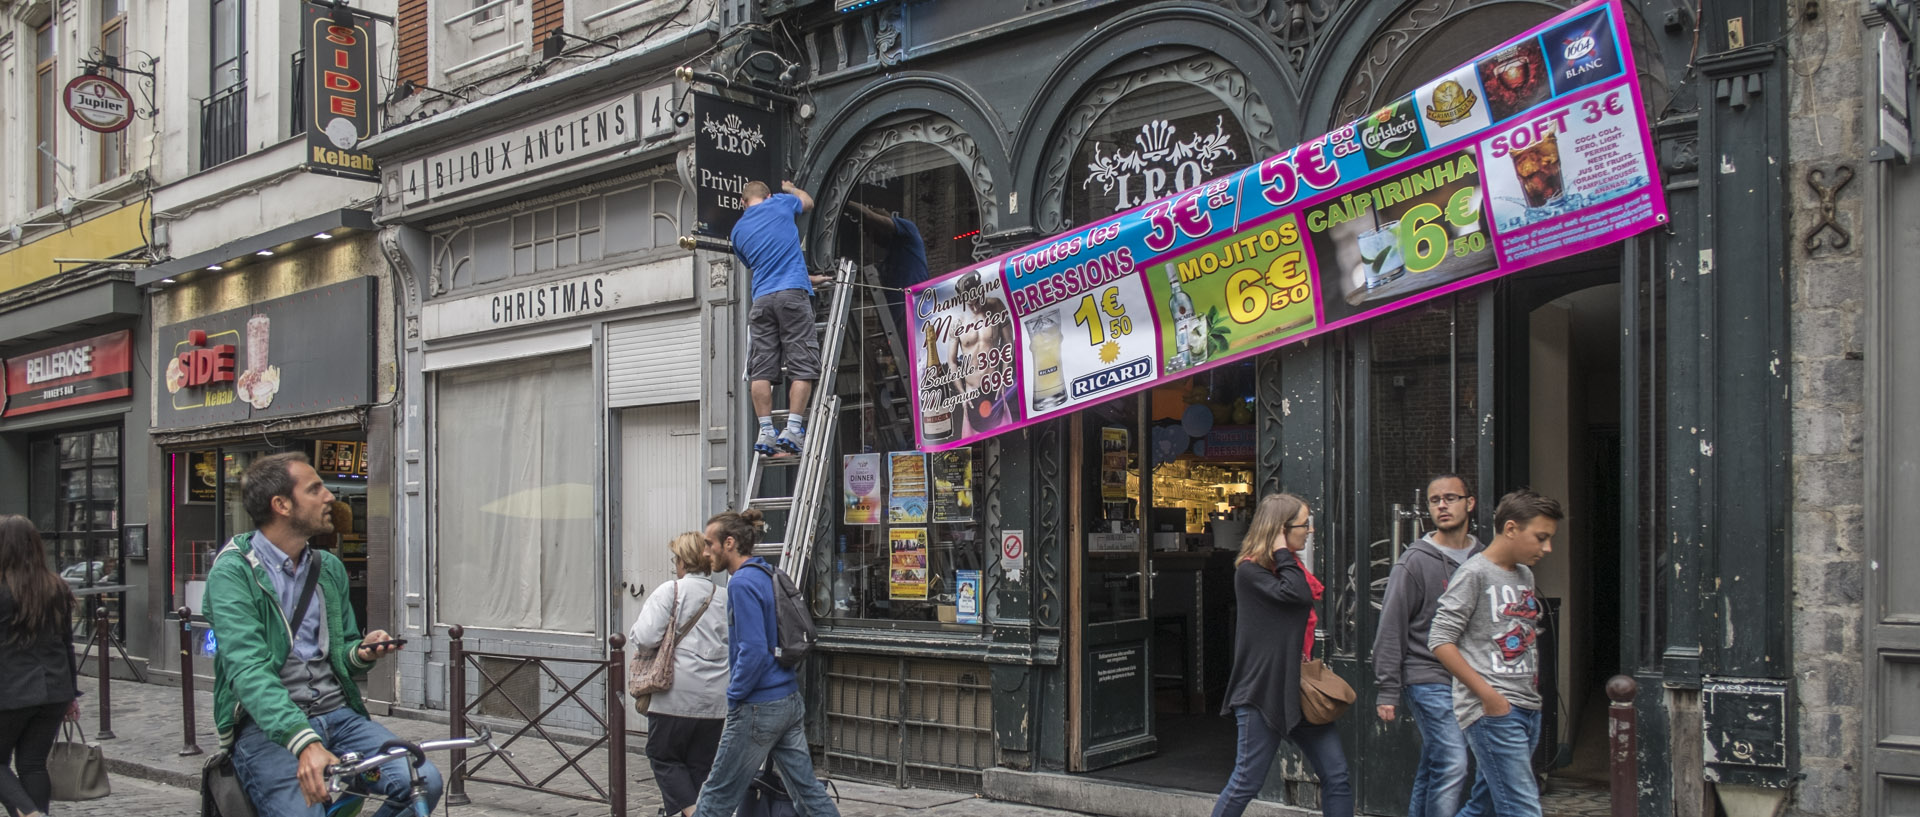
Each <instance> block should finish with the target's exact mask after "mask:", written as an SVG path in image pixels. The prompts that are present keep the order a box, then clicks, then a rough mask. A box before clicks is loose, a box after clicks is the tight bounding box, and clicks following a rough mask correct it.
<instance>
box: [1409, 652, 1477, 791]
mask: <svg viewBox="0 0 1920 817" xmlns="http://www.w3.org/2000/svg"><path fill="white" fill-rule="evenodd" d="M1401 701H1402V702H1403V703H1405V704H1406V710H1407V714H1409V715H1412V716H1413V725H1415V726H1417V727H1420V771H1419V773H1417V774H1415V775H1414V776H1413V802H1412V803H1410V804H1408V806H1407V817H1454V814H1455V813H1456V812H1458V811H1460V800H1461V798H1462V797H1464V796H1465V795H1466V793H1467V736H1466V733H1464V732H1461V731H1460V721H1459V720H1457V719H1455V718H1454V717H1453V685H1452V684H1410V685H1408V686H1407V688H1406V690H1405V693H1404V694H1403V695H1402V696H1401Z"/></svg>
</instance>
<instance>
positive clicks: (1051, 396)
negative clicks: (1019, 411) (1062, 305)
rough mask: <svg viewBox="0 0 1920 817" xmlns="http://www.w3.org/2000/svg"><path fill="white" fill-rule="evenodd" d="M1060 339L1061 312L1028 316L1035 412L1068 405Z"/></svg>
mask: <svg viewBox="0 0 1920 817" xmlns="http://www.w3.org/2000/svg"><path fill="white" fill-rule="evenodd" d="M1060 340H1061V333H1060V311H1059V310H1058V309H1049V310H1046V311H1044V312H1036V313H1034V314H1032V315H1029V316H1027V353H1028V354H1030V355H1032V356H1033V410H1034V411H1036V412H1040V411H1046V410H1048V409H1051V408H1055V407H1057V406H1059V405H1061V404H1063V403H1065V402H1067V378H1066V375H1065V373H1063V372H1061V371H1060Z"/></svg>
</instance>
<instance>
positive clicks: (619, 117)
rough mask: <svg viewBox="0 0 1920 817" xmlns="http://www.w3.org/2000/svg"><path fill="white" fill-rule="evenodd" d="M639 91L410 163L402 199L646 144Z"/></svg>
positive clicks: (412, 200)
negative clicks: (637, 98)
mask: <svg viewBox="0 0 1920 817" xmlns="http://www.w3.org/2000/svg"><path fill="white" fill-rule="evenodd" d="M637 110H638V105H637V104H636V103H635V101H634V95H633V94H621V95H620V96H616V97H613V98H612V99H607V100H603V101H600V102H596V103H594V104H592V105H588V106H586V107H583V108H576V109H574V110H571V111H568V112H566V113H564V114H561V115H559V116H554V117H549V118H547V119H543V120H540V121H539V122H535V123H533V124H530V125H527V126H525V127H522V128H519V129H516V130H511V131H507V132H506V133H500V134H495V135H493V136H488V137H485V138H482V139H475V140H473V141H471V142H467V143H464V144H462V145H460V146H458V147H455V148H451V149H449V150H443V151H440V152H439V153H435V154H432V155H430V156H428V157H426V158H424V159H420V160H417V161H413V162H408V163H407V164H406V166H404V167H402V168H401V169H400V174H399V177H398V178H397V179H394V178H389V179H388V185H389V190H388V192H389V194H391V193H392V192H394V191H393V190H392V189H391V186H392V185H394V184H396V183H397V184H398V186H399V191H398V192H399V194H400V202H401V203H402V204H418V203H420V202H423V201H427V200H429V199H439V198H445V197H447V196H451V195H454V194H456V193H461V192H465V191H467V190H473V189H476V188H480V187H486V186H488V185H492V184H497V183H499V182H504V181H507V180H510V179H516V178H522V177H525V176H530V175H532V174H535V173H540V172H542V171H545V170H550V169H552V168H555V167H559V166H561V165H565V164H569V163H572V162H575V161H578V160H580V159H584V158H586V157H588V156H593V155H596V154H601V153H607V152H609V151H613V150H616V149H619V148H624V147H627V146H630V145H637V144H639V143H640V127H639V122H638V120H637V119H636V117H635V113H636V111H637Z"/></svg>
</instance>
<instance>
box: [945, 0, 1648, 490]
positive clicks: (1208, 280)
mask: <svg viewBox="0 0 1920 817" xmlns="http://www.w3.org/2000/svg"><path fill="white" fill-rule="evenodd" d="M1627 42H1628V41H1627V37H1626V18H1625V13H1624V11H1623V9H1622V6H1621V4H1620V0H1591V1H1590V2H1587V3H1583V4H1581V5H1579V6H1577V7H1575V8H1573V9H1571V10H1569V11H1567V12H1566V13H1564V14H1561V15H1559V16H1557V17H1554V18H1553V19H1551V20H1548V21H1547V22H1545V23H1542V24H1540V25H1537V26H1534V27H1532V28H1531V29H1527V30H1525V31H1522V32H1519V33H1518V34H1517V36H1515V37H1513V38H1511V39H1509V40H1507V41H1505V42H1503V43H1501V44H1500V45H1498V46H1497V47H1495V48H1493V49H1490V50H1488V51H1487V52H1485V53H1483V54H1481V55H1479V56H1478V57H1476V58H1475V59H1473V60H1471V61H1469V62H1467V63H1466V64H1464V65H1461V66H1459V67H1457V68H1455V69H1454V70H1452V71H1449V72H1447V73H1445V74H1442V75H1440V76H1437V77H1433V78H1431V79H1430V80H1429V81H1428V82H1427V83H1426V84H1424V85H1422V86H1420V87H1419V88H1417V89H1416V90H1415V91H1413V92H1412V93H1410V94H1408V95H1406V96H1405V97H1402V98H1400V99H1397V100H1394V101H1392V102H1390V103H1388V104H1386V105H1383V106H1382V107H1381V108H1380V109H1379V110H1376V111H1374V112H1373V113H1371V114H1368V115H1366V116H1363V117H1361V118H1360V119H1358V120H1356V121H1354V122H1351V123H1349V124H1347V125H1344V126H1342V127H1340V128H1337V129H1335V130H1334V131H1332V132H1329V133H1326V134H1323V135H1321V136H1319V137H1316V138H1314V139H1312V140H1309V141H1307V142H1306V143H1304V144H1301V145H1298V146H1296V147H1294V148H1291V149H1289V150H1287V151H1285V152H1283V153H1281V154H1279V155H1275V156H1270V157H1266V158H1265V159H1263V160H1261V161H1258V162H1256V163H1255V164H1253V165H1252V166H1249V167H1246V168H1244V169H1242V170H1239V171H1236V172H1234V173H1231V174H1229V175H1227V176H1224V177H1221V178H1217V179H1212V180H1207V181H1199V182H1197V183H1194V184H1191V185H1190V186H1188V187H1187V188H1186V189H1184V190H1181V191H1179V192H1176V193H1174V194H1173V195H1171V196H1168V197H1165V198H1161V199H1159V200H1156V201H1149V202H1146V203H1145V204H1143V205H1141V206H1140V207H1138V208H1136V209H1132V210H1129V211H1127V212H1123V213H1120V214H1118V215H1115V216H1111V217H1108V218H1104V219H1101V220H1098V221H1095V222H1093V223H1091V224H1088V225H1086V226H1083V227H1079V228H1076V229H1074V230H1072V231H1069V232H1067V233H1063V234H1060V235H1057V236H1053V237H1051V238H1049V239H1047V240H1046V241H1043V242H1040V243H1038V244H1034V245H1030V246H1028V247H1024V248H1021V249H1019V250H1015V251H1014V252H1012V253H1009V254H1007V255H1005V256H1002V257H1000V258H998V259H994V260H992V261H989V262H987V263H985V264H983V265H981V266H978V267H975V268H973V269H969V270H966V271H963V272H960V273H956V274H953V275H949V276H945V277H943V278H940V279H936V280H933V281H929V282H926V283H924V284H920V285H916V286H914V287H911V288H910V289H909V292H908V299H909V303H910V304H911V308H912V314H913V316H914V319H913V320H912V321H910V322H909V333H910V334H911V338H912V341H913V342H912V343H911V344H909V355H910V357H912V358H913V359H912V360H911V361H910V362H911V364H912V365H911V366H910V367H909V370H910V372H911V373H912V377H913V380H914V388H915V392H916V394H917V397H918V399H917V400H916V401H915V402H914V408H915V411H916V420H918V423H917V425H916V428H918V430H919V433H920V435H921V436H920V442H921V448H922V449H924V450H928V451H940V450H944V449H948V448H953V447H956V446H961V445H966V444H968V443H972V442H976V441H978V440H981V439H984V438H986V437H988V436H991V435H994V434H998V433H1002V432H1005V431H1008V430H1011V429H1015V428H1019V427H1022V426H1025V425H1028V424H1031V423H1034V422H1037V421H1039V420H1041V419H1044V418H1046V417H1049V416H1053V415H1057V414H1059V413H1062V412H1067V411H1072V410H1074V409H1076V408H1079V407H1082V406H1085V405H1088V404H1091V403H1097V402H1104V401H1107V400H1111V399H1113V398H1114V397H1118V396H1120V395H1124V394H1129V393H1132V392H1136V391H1140V390H1142V389H1146V388H1150V387H1152V386H1153V385H1154V384H1155V383H1157V382H1160V381H1162V380H1165V379H1169V378H1178V377H1185V376H1187V375H1189V374H1192V373H1195V372H1198V371H1203V370H1206V369H1210V368H1213V367H1216V366H1220V365H1224V364H1226V363H1229V362H1232V361H1236V360H1240V359H1242V358H1245V357H1247V356H1250V355H1254V354H1259V353H1261V352H1264V351H1267V350H1270V349H1273V348H1275V347H1276V346H1279V345H1282V344H1287V343H1296V342H1299V341H1301V340H1304V339H1306V338H1309V337H1313V336H1315V335H1319V334H1323V333H1326V332H1330V331H1333V330H1336V329H1339V328H1341V327H1344V326H1349V325H1352V324H1355V323H1359V322H1363V321H1368V320H1373V319H1376V318H1378V317H1380V316H1383V315H1386V314H1388V313H1391V312H1395V311H1398V310H1402V309H1405V308H1407V307H1409V306H1412V305H1414V304H1418V303H1421V302H1423V301H1428V300H1431V299H1434V298H1438V297H1441V296H1444V295H1447V294H1448V293H1452V292H1456V291H1459V290H1461V289H1464V288H1467V287H1471V286H1475V285H1478V284H1482V283H1485V282H1488V281H1492V280H1494V279H1496V278H1499V277H1501V276H1504V275H1509V274H1512V273H1515V272H1518V271H1520V270H1524V269H1528V268H1530V267H1534V266H1537V265H1540V264H1544V263H1547V262H1549V261H1553V260H1556V259H1560V258H1565V257H1568V256H1571V255H1577V254H1579V253H1582V252H1586V251H1588V250H1591V249H1594V248H1597V247H1602V246H1605V245H1607V244H1610V243H1614V242H1618V241H1620V240H1622V239H1625V238H1627V237H1629V236H1632V235H1635V234H1637V233H1639V232H1642V231H1644V230H1647V229H1650V228H1653V227H1656V226H1658V225H1661V224H1664V223H1666V221H1667V210H1666V201H1665V198H1664V197H1663V194H1662V188H1661V183H1660V179H1659V175H1658V172H1657V169H1656V166H1655V163H1654V159H1655V156H1654V153H1653V141H1652V134H1651V131H1650V129H1649V127H1648V124H1647V113H1646V107H1645V104H1644V102H1643V100H1642V97H1641V92H1640V87H1639V84H1638V79H1637V76H1636V73H1635V69H1634V63H1633V55H1632V54H1631V53H1630V51H1629V49H1628V47H1627ZM967 293H976V294H978V297H971V298H970V297H968V295H967ZM1002 295H1004V298H1002ZM1002 308H1004V309H1005V315H1004V316H1003V315H1001V313H999V312H998V311H997V310H999V309H1002ZM1002 326H1004V327H1006V329H1007V332H1008V339H1007V341H1006V342H1005V343H1004V344H1003V343H1001V342H999V341H998V340H997V338H998V337H999V335H997V334H996V335H992V336H991V338H990V339H989V340H987V341H978V340H976V343H975V345H974V346H968V345H967V343H965V342H964V340H965V339H966V338H967V337H968V336H967V335H966V334H965V333H966V331H967V330H969V329H973V330H975V331H979V332H988V333H996V332H999V331H1000V328H1001V327H1002ZM1003 347H1004V349H1005V351H1004V352H1001V353H999V354H995V350H998V349H1002V348H1003ZM972 349H978V350H980V351H969V350H972ZM970 376H971V377H978V380H977V381H969V380H967V379H966V378H967V377H970ZM974 413H978V415H979V416H980V417H981V418H983V419H982V420H981V421H979V422H975V421H974V420H973V417H974ZM1104 465H1105V463H1104V462H1103V467H1104ZM1109 487H1110V486H1107V485H1106V484H1105V483H1103V489H1106V488H1109ZM1107 496H1108V497H1111V496H1112V495H1111V494H1107Z"/></svg>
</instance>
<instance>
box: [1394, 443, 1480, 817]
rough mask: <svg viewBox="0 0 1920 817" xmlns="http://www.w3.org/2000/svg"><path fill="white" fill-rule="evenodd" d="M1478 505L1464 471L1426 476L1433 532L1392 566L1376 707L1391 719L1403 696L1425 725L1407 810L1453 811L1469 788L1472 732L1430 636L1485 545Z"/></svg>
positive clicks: (1436, 814) (1435, 816)
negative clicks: (1479, 535) (1476, 523)
mask: <svg viewBox="0 0 1920 817" xmlns="http://www.w3.org/2000/svg"><path fill="white" fill-rule="evenodd" d="M1473 509H1474V498H1473V491H1472V489H1470V488H1468V487H1467V481H1466V479H1465V478H1463V477H1460V476H1456V475H1454V474H1442V475H1440V476H1437V477H1434V478H1433V480H1432V481H1430V482H1428V483H1427V513H1428V515H1429V516H1431V517H1432V519H1433V532H1432V533H1429V534H1427V535H1426V536H1424V537H1421V538H1420V540H1419V541H1417V542H1414V543H1413V545H1412V546H1411V547H1408V548H1407V550H1406V553H1405V554H1403V555H1402V556H1401V557H1400V563H1399V564H1396V565H1394V566H1393V573H1392V575H1390V576H1388V577H1387V597H1386V600H1385V603H1384V607H1383V608H1382V609H1381V611H1380V632H1379V634H1378V635H1377V636H1376V637H1375V638H1374V640H1373V645H1374V646H1373V676H1374V679H1375V680H1376V681H1377V682H1378V684H1377V686H1378V687H1379V689H1380V693H1379V696H1378V697H1377V698H1376V699H1375V700H1374V704H1375V706H1374V711H1375V713H1376V714H1378V715H1379V716H1380V719H1381V720H1383V721H1391V720H1393V719H1394V718H1395V717H1397V716H1398V711H1399V707H1400V705H1401V699H1402V698H1403V697H1404V698H1405V700H1406V707H1407V709H1408V713H1407V714H1409V715H1412V716H1413V721H1414V725H1415V726H1418V727H1419V728H1420V771H1419V772H1418V773H1417V774H1415V775H1414V778H1413V799H1412V802H1411V803H1410V804H1409V805H1408V806H1407V817H1454V813H1455V812H1457V811H1459V810H1460V800H1461V798H1462V797H1463V796H1464V795H1465V794H1466V792H1467V737H1466V734H1465V733H1463V732H1461V731H1460V724H1459V723H1458V722H1457V721H1455V720H1454V717H1453V689H1452V686H1451V685H1452V682H1453V676H1452V675H1450V674H1448V673H1447V668H1446V667H1443V666H1441V665H1440V659H1438V658H1435V657H1433V650H1430V649H1428V648H1427V637H1428V636H1429V635H1431V634H1432V633H1431V626H1432V624H1433V614H1434V613H1435V612H1436V611H1438V610H1439V609H1440V594H1442V593H1445V592H1446V590H1447V582H1448V580H1449V579H1451V578H1453V574H1454V571H1456V570H1458V569H1459V568H1460V565H1462V564H1464V563H1465V562H1466V561H1467V559H1469V558H1471V557H1472V556H1473V555H1474V554H1476V553H1479V552H1480V551H1481V550H1483V549H1485V546H1484V545H1481V544H1480V540H1479V539H1476V538H1474V536H1473V534H1471V533H1468V532H1467V518H1468V517H1469V516H1470V515H1471V514H1472V513H1473Z"/></svg>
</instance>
